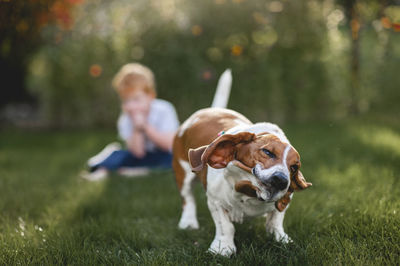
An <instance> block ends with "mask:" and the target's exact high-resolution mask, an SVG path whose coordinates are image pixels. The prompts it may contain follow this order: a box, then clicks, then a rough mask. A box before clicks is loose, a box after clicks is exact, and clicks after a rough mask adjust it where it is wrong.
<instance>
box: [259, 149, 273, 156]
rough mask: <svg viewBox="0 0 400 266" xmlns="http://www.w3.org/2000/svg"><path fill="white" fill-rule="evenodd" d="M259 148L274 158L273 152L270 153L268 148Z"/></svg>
mask: <svg viewBox="0 0 400 266" xmlns="http://www.w3.org/2000/svg"><path fill="white" fill-rule="evenodd" d="M261 150H262V151H263V153H265V154H266V155H268V156H269V157H271V158H275V157H276V156H275V154H274V153H272V152H271V151H270V150H267V149H261Z"/></svg>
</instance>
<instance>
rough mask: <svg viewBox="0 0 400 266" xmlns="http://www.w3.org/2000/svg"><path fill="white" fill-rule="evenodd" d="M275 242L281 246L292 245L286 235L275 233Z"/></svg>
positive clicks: (291, 241)
mask: <svg viewBox="0 0 400 266" xmlns="http://www.w3.org/2000/svg"><path fill="white" fill-rule="evenodd" d="M274 235H275V240H276V241H278V242H281V243H283V244H289V243H293V240H292V239H291V238H290V237H289V236H288V235H287V234H286V233H283V234H281V233H275V234H274Z"/></svg>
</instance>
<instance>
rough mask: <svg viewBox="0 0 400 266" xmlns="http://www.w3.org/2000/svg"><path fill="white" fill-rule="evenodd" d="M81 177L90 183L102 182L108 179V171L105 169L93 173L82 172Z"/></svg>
mask: <svg viewBox="0 0 400 266" xmlns="http://www.w3.org/2000/svg"><path fill="white" fill-rule="evenodd" d="M79 176H80V177H81V178H83V179H86V180H88V181H100V180H103V179H106V178H107V177H108V171H107V170H106V169H104V168H99V169H97V170H96V171H93V172H91V173H90V172H87V171H82V172H81V173H80V174H79Z"/></svg>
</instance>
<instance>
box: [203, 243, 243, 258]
mask: <svg viewBox="0 0 400 266" xmlns="http://www.w3.org/2000/svg"><path fill="white" fill-rule="evenodd" d="M208 251H209V252H211V253H213V254H218V255H221V256H224V257H230V256H231V255H232V254H235V253H236V246H235V244H234V243H233V242H232V241H223V240H217V239H214V241H213V242H212V243H211V246H210V248H209V249H208Z"/></svg>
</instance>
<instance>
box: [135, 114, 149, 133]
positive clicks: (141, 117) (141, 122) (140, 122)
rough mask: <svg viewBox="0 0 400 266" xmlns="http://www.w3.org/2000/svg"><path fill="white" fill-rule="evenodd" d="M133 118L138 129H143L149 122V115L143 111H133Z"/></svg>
mask: <svg viewBox="0 0 400 266" xmlns="http://www.w3.org/2000/svg"><path fill="white" fill-rule="evenodd" d="M131 118H132V121H133V123H134V125H135V128H136V129H138V130H143V129H144V127H145V126H146V124H147V117H146V116H145V114H144V113H142V112H135V113H132V115H131Z"/></svg>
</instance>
